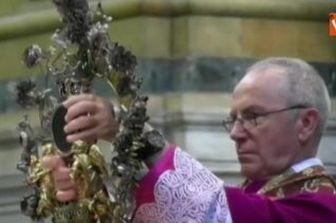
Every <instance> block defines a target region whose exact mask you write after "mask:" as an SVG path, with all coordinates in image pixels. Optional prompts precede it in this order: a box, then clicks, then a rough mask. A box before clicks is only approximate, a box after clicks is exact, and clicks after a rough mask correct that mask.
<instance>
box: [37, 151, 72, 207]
mask: <svg viewBox="0 0 336 223" xmlns="http://www.w3.org/2000/svg"><path fill="white" fill-rule="evenodd" d="M42 166H43V167H44V168H46V169H48V170H50V171H51V173H52V176H53V178H54V182H55V187H56V191H57V193H56V197H57V199H58V200H59V201H61V202H67V201H72V200H75V199H76V198H77V188H76V185H75V184H74V182H73V181H72V179H71V178H70V168H68V167H66V165H65V163H64V161H63V159H62V158H61V157H60V156H59V155H53V156H46V157H43V158H42Z"/></svg>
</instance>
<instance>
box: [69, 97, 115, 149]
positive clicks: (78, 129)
mask: <svg viewBox="0 0 336 223" xmlns="http://www.w3.org/2000/svg"><path fill="white" fill-rule="evenodd" d="M63 105H64V106H65V107H66V108H67V109H68V112H67V114H66V116H65V121H66V122H67V124H66V126H65V127H64V131H65V133H66V134H68V136H67V141H68V142H70V143H72V142H74V141H76V140H83V141H86V142H93V141H95V140H97V139H104V140H106V141H109V142H112V140H113V138H114V137H115V135H116V134H117V132H118V129H119V124H118V122H117V121H116V119H115V117H114V111H113V105H112V104H111V103H110V102H109V101H107V100H105V99H103V98H101V97H98V96H94V95H90V94H81V95H76V96H72V97H70V98H69V99H68V100H66V101H65V102H64V103H63Z"/></svg>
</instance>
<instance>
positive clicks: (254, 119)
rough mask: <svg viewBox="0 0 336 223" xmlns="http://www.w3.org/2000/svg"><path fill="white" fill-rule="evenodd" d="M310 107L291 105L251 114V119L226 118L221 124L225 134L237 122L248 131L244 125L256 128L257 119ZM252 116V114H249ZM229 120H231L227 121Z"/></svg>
mask: <svg viewBox="0 0 336 223" xmlns="http://www.w3.org/2000/svg"><path fill="white" fill-rule="evenodd" d="M309 107H312V106H310V105H304V104H297V105H292V106H289V107H286V108H281V109H277V110H272V111H266V112H262V113H253V115H254V116H253V117H252V116H251V117H242V118H237V117H235V118H232V117H228V118H227V119H226V120H225V119H224V120H223V121H222V124H223V126H224V128H225V130H226V131H227V132H229V133H230V132H231V131H232V129H233V127H234V125H235V123H236V122H237V121H238V122H239V124H240V125H241V126H242V127H243V129H244V130H248V129H249V128H246V126H245V123H246V122H247V123H250V124H251V126H253V127H257V126H258V122H257V118H259V117H266V116H268V115H271V114H276V113H280V112H284V111H290V110H293V109H305V108H309ZM251 115H252V114H251ZM229 119H231V120H229Z"/></svg>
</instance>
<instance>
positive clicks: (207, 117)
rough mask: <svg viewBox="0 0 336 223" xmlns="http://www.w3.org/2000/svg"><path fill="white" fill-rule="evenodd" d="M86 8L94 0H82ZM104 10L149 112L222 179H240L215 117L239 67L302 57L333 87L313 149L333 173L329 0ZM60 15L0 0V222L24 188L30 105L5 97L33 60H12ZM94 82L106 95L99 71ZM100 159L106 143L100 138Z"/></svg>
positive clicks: (334, 49)
mask: <svg viewBox="0 0 336 223" xmlns="http://www.w3.org/2000/svg"><path fill="white" fill-rule="evenodd" d="M90 2H91V3H92V4H93V5H94V8H95V3H96V1H90ZM102 3H103V8H104V10H105V12H106V13H107V14H109V15H111V16H112V17H113V18H114V21H113V22H112V24H111V25H110V36H111V38H112V39H113V40H114V41H117V42H119V43H120V44H121V45H124V46H126V47H127V48H128V49H130V50H131V51H132V52H133V53H134V54H135V55H136V56H137V58H138V72H139V74H140V75H141V76H142V77H143V85H142V89H143V91H144V92H145V93H146V94H148V95H149V97H150V100H149V105H148V108H149V115H150V117H151V119H150V122H151V123H152V124H153V125H154V126H155V127H157V128H158V129H160V130H161V131H162V132H163V133H164V135H165V136H166V137H167V138H168V139H169V140H170V141H171V142H173V143H176V144H178V145H180V146H181V147H182V148H183V149H185V150H186V151H188V152H189V153H191V154H192V155H193V156H194V157H196V158H197V159H199V160H200V161H201V162H202V163H204V164H205V165H206V166H208V167H209V168H210V169H211V170H212V171H214V172H215V173H216V174H217V175H218V176H219V177H221V178H223V179H224V180H225V181H226V182H227V183H230V184H236V183H239V182H241V180H242V179H241V177H240V176H239V164H238V162H237V159H236V155H235V151H234V144H233V143H232V142H231V141H230V139H229V136H228V134H227V133H226V132H225V130H224V128H223V127H222V125H221V121H222V119H223V117H224V115H225V114H226V113H227V112H228V111H229V108H230V92H231V91H232V90H233V86H234V85H235V84H236V83H237V81H238V80H239V78H240V77H241V75H242V74H243V73H244V70H245V68H246V67H247V66H249V65H250V64H251V63H253V62H254V61H256V60H258V59H261V58H264V57H269V56H290V57H300V58H302V59H305V60H307V61H308V62H311V64H312V65H313V66H314V67H315V68H316V69H317V70H318V71H319V72H320V74H321V75H322V77H323V79H324V80H325V81H326V84H327V86H328V89H329V92H330V94H331V95H332V97H333V103H332V104H333V110H332V116H331V118H330V120H329V122H328V128H327V131H326V133H325V135H324V137H323V141H322V145H321V147H322V148H321V149H320V153H319V157H320V158H321V159H322V160H323V161H324V163H325V164H326V166H327V167H328V169H329V170H330V171H331V172H332V173H333V174H334V175H335V176H336V119H335V118H336V109H335V108H336V107H335V106H336V101H335V96H336V37H330V36H329V35H328V28H329V25H328V17H329V13H330V12H336V1H335V0H282V1H278V0H105V1H102ZM59 25H60V21H59V17H58V15H57V13H56V10H55V8H54V6H53V4H52V3H51V0H10V1H0V222H3V223H7V222H29V221H30V220H29V219H28V218H26V217H24V216H23V215H21V214H20V210H19V200H20V199H21V197H22V195H23V194H24V193H25V191H26V188H25V186H24V184H23V175H22V174H21V172H19V171H18V170H16V162H17V161H18V159H19V158H20V153H21V148H20V146H19V143H18V133H17V131H16V126H17V124H18V122H19V121H20V120H22V117H23V114H25V113H28V114H29V115H30V120H31V123H32V124H33V126H35V127H38V117H37V114H36V111H34V110H30V111H27V110H25V111H24V110H22V109H20V108H19V107H18V106H17V105H16V103H15V97H14V96H13V89H14V88H15V81H17V80H20V79H23V78H27V77H34V78H35V80H36V81H37V82H38V83H43V81H44V76H43V74H42V73H41V72H40V70H39V69H32V70H28V69H27V68H25V67H24V65H23V64H22V62H21V59H22V53H23V51H24V49H25V48H26V47H27V46H29V45H31V44H33V43H36V44H39V45H40V46H42V47H43V48H47V47H48V46H49V45H50V44H52V41H51V39H50V38H51V35H52V33H53V32H54V30H55V29H56V28H57V27H58V26H59ZM95 92H96V93H97V94H99V95H103V96H105V97H110V98H113V92H112V90H111V89H110V88H109V87H108V85H107V84H106V83H104V82H103V81H101V80H98V81H96V83H95ZM100 145H101V147H102V150H103V151H104V153H105V154H106V157H107V159H108V160H109V158H108V157H110V156H111V152H110V151H111V146H110V145H109V144H108V143H101V142H100Z"/></svg>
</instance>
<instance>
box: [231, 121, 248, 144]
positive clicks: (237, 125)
mask: <svg viewBox="0 0 336 223" xmlns="http://www.w3.org/2000/svg"><path fill="white" fill-rule="evenodd" d="M245 136H246V132H245V129H244V126H243V123H242V122H241V121H240V120H239V119H237V120H236V121H235V122H234V123H233V126H232V129H231V131H230V138H231V139H232V140H234V141H239V140H241V139H242V138H244V137H245Z"/></svg>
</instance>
